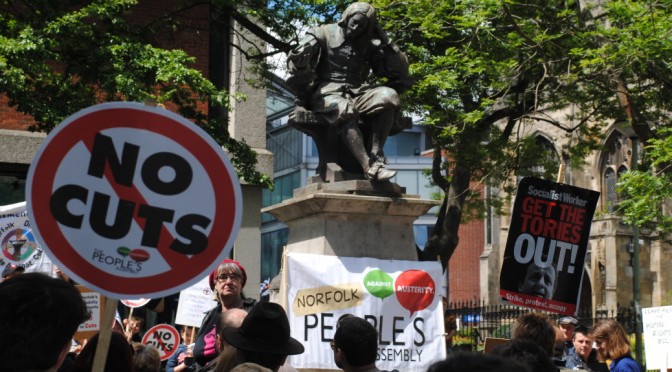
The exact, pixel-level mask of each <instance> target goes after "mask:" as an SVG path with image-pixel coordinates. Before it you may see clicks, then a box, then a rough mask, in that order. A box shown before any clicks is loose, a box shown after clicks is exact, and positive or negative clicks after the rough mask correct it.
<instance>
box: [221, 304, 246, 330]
mask: <svg viewBox="0 0 672 372" xmlns="http://www.w3.org/2000/svg"><path fill="white" fill-rule="evenodd" d="M245 316H247V311H245V310H243V309H229V310H226V311H225V312H223V313H222V318H221V319H220V321H221V322H222V327H221V328H222V329H224V328H227V327H235V328H238V327H240V325H241V324H243V319H245Z"/></svg>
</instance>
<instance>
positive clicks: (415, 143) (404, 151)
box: [383, 132, 422, 157]
mask: <svg viewBox="0 0 672 372" xmlns="http://www.w3.org/2000/svg"><path fill="white" fill-rule="evenodd" d="M420 136H421V133H419V132H401V133H398V134H396V135H394V136H390V137H387V141H385V147H384V148H383V151H384V152H385V156H387V157H390V156H418V155H420V153H419V152H420V151H421V150H422V149H420Z"/></svg>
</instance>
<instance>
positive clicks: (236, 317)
mask: <svg viewBox="0 0 672 372" xmlns="http://www.w3.org/2000/svg"><path fill="white" fill-rule="evenodd" d="M246 316H247V311H245V310H243V309H229V310H226V311H225V312H223V313H222V314H221V315H220V316H219V321H218V322H217V323H216V324H215V329H216V332H217V340H216V342H215V348H216V349H217V351H219V352H221V351H222V350H224V349H225V348H226V346H227V345H226V341H225V340H224V332H223V331H224V330H225V329H227V328H240V326H241V325H243V320H244V319H245V317H246Z"/></svg>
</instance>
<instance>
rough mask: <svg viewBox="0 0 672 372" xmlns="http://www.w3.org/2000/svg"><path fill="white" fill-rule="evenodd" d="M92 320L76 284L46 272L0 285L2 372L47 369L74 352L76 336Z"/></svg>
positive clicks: (0, 364) (27, 275) (25, 276)
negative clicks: (74, 338) (73, 341)
mask: <svg viewBox="0 0 672 372" xmlns="http://www.w3.org/2000/svg"><path fill="white" fill-rule="evenodd" d="M88 318H89V312H88V310H87V308H86V304H85V303H84V301H83V300H82V296H81V295H80V293H79V291H78V290H77V288H75V286H73V285H72V284H70V283H68V282H65V281H62V280H59V279H54V278H51V277H49V276H47V275H44V274H40V273H26V274H22V275H19V276H16V277H13V278H12V279H11V280H7V281H3V282H2V283H0V329H1V330H2V337H0V350H2V352H3V355H11V357H8V358H0V371H8V372H9V371H18V370H21V371H24V370H35V371H47V370H50V369H51V368H54V367H56V368H57V367H58V366H60V365H61V363H62V362H63V359H64V358H65V356H66V355H67V353H68V352H69V351H70V346H71V342H72V337H73V336H74V334H75V332H76V331H77V328H78V327H79V325H80V324H81V323H83V322H84V321H86V320H87V319H88Z"/></svg>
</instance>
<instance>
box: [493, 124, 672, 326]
mask: <svg viewBox="0 0 672 372" xmlns="http://www.w3.org/2000/svg"><path fill="white" fill-rule="evenodd" d="M529 127H530V128H529V129H526V128H527V127H526V128H521V129H522V131H523V132H525V134H526V135H534V136H537V139H538V140H539V141H545V143H546V144H547V145H548V148H549V149H552V151H555V152H556V155H557V158H558V159H563V158H562V156H560V154H561V149H562V147H563V146H571V145H572V141H575V140H576V138H574V137H570V138H566V137H565V135H564V133H562V132H560V131H559V130H558V129H557V128H555V127H552V126H550V125H547V124H543V123H535V124H534V125H529ZM602 140H603V143H602V144H603V149H602V150H601V151H596V152H594V153H592V154H591V155H590V156H589V157H588V158H587V159H586V164H585V165H584V166H583V168H581V169H576V168H571V167H570V165H569V162H568V161H567V159H564V160H561V161H565V162H566V164H565V165H566V170H565V174H564V178H565V180H564V183H566V184H570V185H573V186H577V187H581V188H586V189H592V190H596V191H599V192H600V198H599V201H598V205H597V209H596V212H595V216H594V218H593V221H592V225H591V231H590V242H589V245H588V252H587V255H586V263H585V266H584V274H583V280H582V290H581V297H580V304H579V309H580V310H581V311H588V310H590V311H592V313H593V314H595V313H596V312H601V311H611V310H615V309H616V308H617V307H619V306H631V305H632V304H633V288H634V284H633V277H634V270H633V253H634V252H633V251H634V249H633V247H634V245H633V243H634V241H633V235H635V234H634V230H633V227H632V226H629V225H625V224H624V223H622V222H621V218H620V217H619V215H618V213H617V211H616V206H617V204H618V201H619V195H618V193H617V191H616V183H617V182H618V180H619V176H620V175H621V174H622V173H623V172H625V171H627V170H629V169H632V166H633V161H636V159H638V158H639V159H641V144H640V143H639V141H638V140H637V138H636V136H635V134H634V132H633V131H632V129H630V128H629V127H628V126H627V124H622V123H614V124H612V125H610V126H608V127H607V129H606V131H605V136H604V137H603V139H602ZM634 151H638V153H637V155H638V156H637V157H636V158H634V157H633V155H634ZM511 182H515V180H513V181H511ZM510 207H511V208H512V206H510ZM509 210H510V209H509ZM510 222H511V216H510V215H505V216H500V217H496V218H495V221H494V222H493V223H491V224H490V225H491V226H492V227H491V228H492V229H494V230H493V234H495V235H496V238H494V239H493V240H492V243H491V244H486V246H485V249H484V251H483V253H482V254H481V256H480V271H481V272H480V292H481V299H483V300H485V301H486V302H487V303H496V302H498V301H499V269H500V267H501V262H502V257H503V254H504V248H505V246H506V239H507V234H508V226H509V224H510ZM637 235H638V237H639V239H637V243H638V244H639V247H640V255H639V258H640V280H639V286H640V293H641V295H640V306H641V307H642V308H646V307H653V306H666V305H670V304H672V270H666V269H665V266H664V263H665V262H671V260H672V246H671V245H670V244H669V243H667V242H665V241H664V240H663V239H661V238H660V236H659V235H658V234H657V233H656V232H655V231H651V230H648V229H641V230H640V231H639V232H638V234H637Z"/></svg>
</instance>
